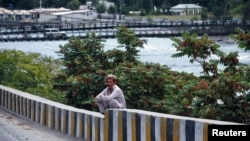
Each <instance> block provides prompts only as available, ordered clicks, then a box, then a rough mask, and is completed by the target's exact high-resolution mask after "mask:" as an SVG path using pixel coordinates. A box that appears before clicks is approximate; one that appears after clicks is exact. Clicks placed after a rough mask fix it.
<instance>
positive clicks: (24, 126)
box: [0, 109, 80, 141]
mask: <svg viewBox="0 0 250 141" xmlns="http://www.w3.org/2000/svg"><path fill="white" fill-rule="evenodd" d="M0 141H80V139H77V138H74V137H71V136H68V135H64V134H62V133H60V132H58V131H55V130H51V129H49V128H47V127H42V126H41V125H39V124H37V123H34V122H31V121H29V120H27V119H25V118H21V117H18V116H16V115H13V114H10V113H8V112H6V111H4V110H2V109H0Z"/></svg>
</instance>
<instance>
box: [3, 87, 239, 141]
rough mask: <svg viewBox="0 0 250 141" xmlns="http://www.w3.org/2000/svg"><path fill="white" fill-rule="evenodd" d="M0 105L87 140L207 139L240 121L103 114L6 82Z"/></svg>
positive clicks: (131, 111)
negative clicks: (212, 127)
mask: <svg viewBox="0 0 250 141" xmlns="http://www.w3.org/2000/svg"><path fill="white" fill-rule="evenodd" d="M0 108H2V109H4V110H6V111H8V112H11V113H13V114H16V115H18V116H22V117H25V118H27V119H29V120H30V121H31V122H36V123H38V124H40V125H41V126H46V127H48V128H51V129H54V130H58V131H60V132H62V133H64V134H68V135H71V136H73V137H76V138H81V139H83V141H207V137H208V125H209V124H218V125H220V124H227V125H228V124H237V123H232V122H223V121H216V120H208V119H198V118H190V117H182V116H175V115H168V114H161V113H155V112H149V111H143V110H137V109H121V110H120V109H119V110H118V109H117V110H107V111H106V112H105V115H102V114H100V113H98V112H93V111H88V110H84V109H78V108H74V107H71V106H68V105H64V104H61V103H57V102H54V101H50V100H47V99H44V98H41V97H38V96H35V95H32V94H29V93H25V92H22V91H18V90H15V89H12V88H9V87H5V86H2V85H0Z"/></svg>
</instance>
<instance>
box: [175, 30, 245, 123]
mask: <svg viewBox="0 0 250 141" xmlns="http://www.w3.org/2000/svg"><path fill="white" fill-rule="evenodd" d="M232 37H234V39H238V42H239V45H240V47H241V48H246V42H245V39H247V38H244V39H243V38H241V37H247V34H244V33H242V32H240V33H239V34H238V35H232ZM172 40H173V41H174V44H173V46H174V47H175V48H176V50H177V52H178V53H176V54H174V55H173V57H182V56H188V57H189V58H190V62H191V63H192V62H193V61H196V62H199V63H200V64H201V66H202V68H203V72H204V76H201V77H200V78H199V79H198V80H199V81H196V80H195V81H191V83H189V85H187V83H186V85H187V86H188V87H187V88H188V89H182V90H181V91H180V93H181V95H179V97H178V98H177V99H174V98H172V99H173V100H174V102H179V103H181V101H180V99H182V97H183V96H185V102H186V103H188V104H191V105H189V107H190V110H189V113H190V114H191V115H190V116H194V117H199V118H210V119H217V120H224V121H234V122H242V121H243V120H245V119H249V118H250V115H249V112H250V111H249V110H250V108H249V107H250V104H249V101H248V100H249V95H250V94H249V90H250V83H249V82H250V81H249V75H248V74H249V70H250V67H249V66H247V65H244V64H240V63H239V60H238V58H237V57H238V53H237V52H230V53H228V54H225V53H223V52H222V51H220V50H219V46H218V45H216V44H215V43H214V41H211V40H208V38H207V35H203V36H202V37H200V38H198V37H197V35H196V34H192V35H189V34H187V33H184V34H183V36H182V39H179V38H172ZM211 55H216V56H217V57H218V58H219V59H215V60H212V59H210V56H211ZM209 59H210V60H209ZM218 64H222V65H223V66H224V67H223V70H219V69H218V67H217V65H218ZM187 95H188V96H189V97H187ZM190 102H191V103H190ZM180 106H181V104H180V105H178V107H180ZM176 109H177V108H176ZM235 109H238V110H235ZM176 111H177V112H183V109H179V110H176ZM218 115H219V116H218Z"/></svg>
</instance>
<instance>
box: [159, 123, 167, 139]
mask: <svg viewBox="0 0 250 141" xmlns="http://www.w3.org/2000/svg"><path fill="white" fill-rule="evenodd" d="M166 121H167V119H166V118H161V129H160V130H161V140H163V141H166V140H167V122H166Z"/></svg>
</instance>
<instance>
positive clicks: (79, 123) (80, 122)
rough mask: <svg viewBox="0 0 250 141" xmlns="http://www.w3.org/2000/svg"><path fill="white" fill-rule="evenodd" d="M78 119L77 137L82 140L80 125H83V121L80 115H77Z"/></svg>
mask: <svg viewBox="0 0 250 141" xmlns="http://www.w3.org/2000/svg"><path fill="white" fill-rule="evenodd" d="M78 114H79V113H78ZM78 118H79V119H78V125H79V126H78V127H79V128H78V129H77V130H78V131H79V132H78V134H79V137H80V138H82V129H83V127H82V125H83V124H82V122H83V120H82V114H79V115H78Z"/></svg>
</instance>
